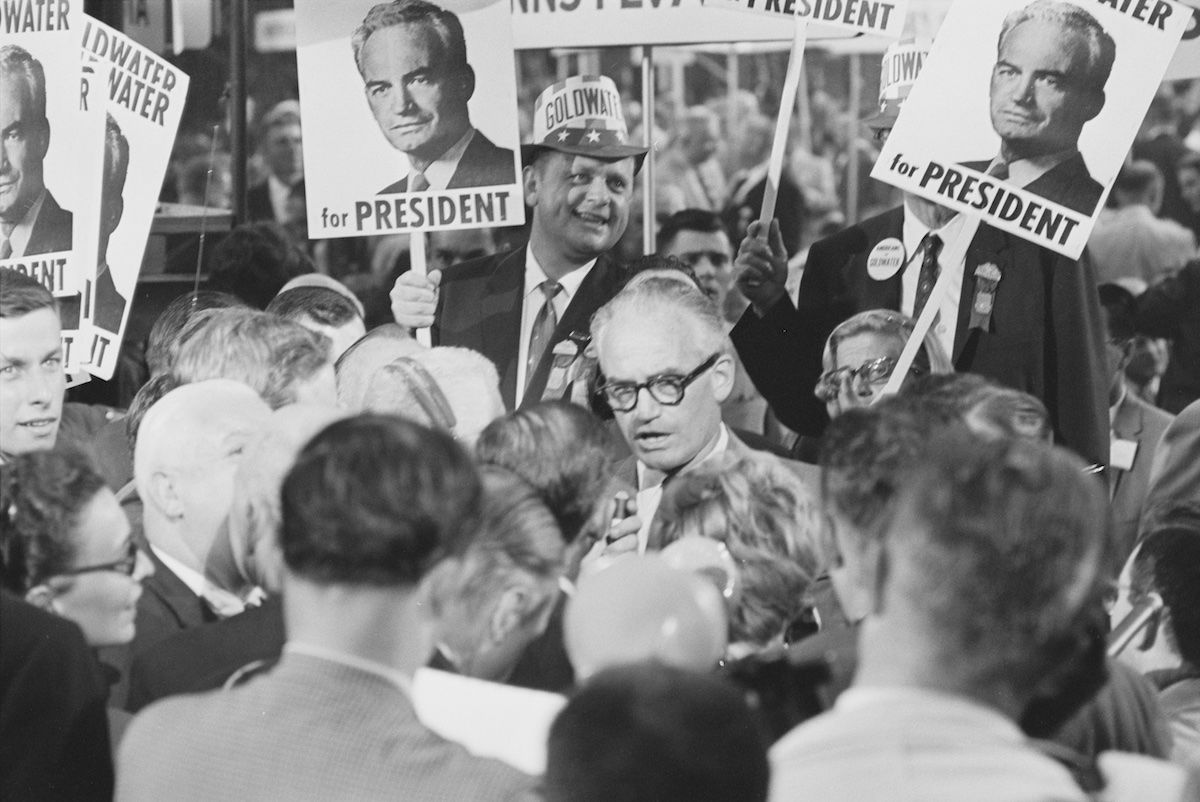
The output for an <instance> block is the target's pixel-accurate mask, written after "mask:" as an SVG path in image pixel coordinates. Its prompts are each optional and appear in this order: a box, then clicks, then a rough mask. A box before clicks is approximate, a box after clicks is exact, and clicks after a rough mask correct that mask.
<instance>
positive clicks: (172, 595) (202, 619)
mask: <svg viewBox="0 0 1200 802" xmlns="http://www.w3.org/2000/svg"><path fill="white" fill-rule="evenodd" d="M146 554H147V555H149V557H150V560H151V562H153V563H154V575H153V576H151V577H149V578H147V579H146V581H145V582H144V583H143V585H144V587H145V589H146V590H148V591H150V592H151V593H153V594H154V595H155V596H157V597H158V600H159V601H160V602H162V604H163V606H164V607H166V608H167V609H168V610H170V612H171V615H173V616H174V617H175V619H176V620H177V621H178V622H179V625H180V627H183V628H187V627H193V626H197V625H199V624H203V623H207V622H209V621H215V620H216V619H217V617H216V615H214V614H213V613H212V611H211V610H209V609H208V605H206V604H205V603H204V600H203V599H201V598H200V597H199V596H197V595H196V594H195V593H193V592H192V589H191V588H189V587H188V586H187V585H186V584H185V583H184V581H183V580H182V579H180V578H179V577H178V576H177V575H176V574H175V572H174V571H172V570H171V569H170V568H168V567H167V566H166V564H165V563H163V561H162V560H160V559H159V558H158V555H157V554H155V553H154V550H153V549H147V550H146Z"/></svg>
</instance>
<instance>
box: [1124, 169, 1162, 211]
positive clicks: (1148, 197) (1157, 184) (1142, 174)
mask: <svg viewBox="0 0 1200 802" xmlns="http://www.w3.org/2000/svg"><path fill="white" fill-rule="evenodd" d="M1162 193H1163V174H1162V172H1161V171H1160V170H1159V169H1158V167H1157V166H1155V164H1154V162H1150V161H1144V160H1142V161H1135V162H1130V163H1129V164H1125V165H1122V166H1121V171H1120V172H1118V173H1117V180H1116V182H1115V183H1114V184H1113V198H1114V199H1115V200H1116V201H1117V206H1118V207H1121V208H1124V207H1126V206H1139V205H1140V206H1146V207H1147V208H1149V209H1150V211H1152V212H1154V213H1155V214H1157V213H1158V209H1159V207H1160V206H1161V205H1162Z"/></svg>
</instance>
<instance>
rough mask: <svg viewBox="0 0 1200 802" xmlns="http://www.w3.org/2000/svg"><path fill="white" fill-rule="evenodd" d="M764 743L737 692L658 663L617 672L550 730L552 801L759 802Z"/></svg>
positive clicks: (595, 681) (589, 688)
mask: <svg viewBox="0 0 1200 802" xmlns="http://www.w3.org/2000/svg"><path fill="white" fill-rule="evenodd" d="M769 773H770V770H769V768H768V764H767V753H766V743H765V742H764V740H763V738H762V736H761V734H760V733H759V730H758V728H757V724H756V722H755V720H754V717H753V715H752V714H751V711H750V708H749V707H748V706H747V704H746V701H745V697H744V696H743V695H742V693H741V692H740V691H739V690H737V689H736V688H735V687H734V686H733V685H731V684H729V683H728V682H727V681H725V680H723V679H720V678H718V677H715V676H712V675H709V674H702V673H697V672H692V671H686V670H683V669H678V668H672V667H668V666H664V665H659V664H655V663H645V664H640V665H629V666H622V667H619V668H610V669H607V670H605V671H601V672H600V673H598V674H596V675H595V676H594V677H592V679H591V680H590V681H588V683H587V684H586V685H584V687H583V689H582V690H580V691H579V692H578V693H576V694H575V695H574V696H573V697H572V698H571V700H570V702H568V703H567V706H566V707H565V708H563V710H562V712H561V713H559V714H558V717H557V718H556V719H555V720H554V724H553V726H551V728H550V738H549V744H548V749H547V761H546V775H545V778H544V781H543V788H542V790H543V794H544V797H543V798H544V799H545V800H546V801H547V802H694V800H700V799H702V800H705V802H758V801H759V800H765V799H766V798H767V786H768V780H769Z"/></svg>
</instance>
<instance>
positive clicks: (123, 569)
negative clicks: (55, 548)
mask: <svg viewBox="0 0 1200 802" xmlns="http://www.w3.org/2000/svg"><path fill="white" fill-rule="evenodd" d="M140 552H141V549H139V548H138V545H137V543H134V542H133V541H132V540H131V541H129V545H128V546H126V547H125V556H124V557H122V558H121V559H119V560H113V561H112V562H110V563H100V564H99V565H88V566H85V567H83V568H71V569H69V570H66V571H59V572H58V575H59V576H78V575H79V574H91V573H94V572H96V571H115V572H117V573H118V574H124V575H125V576H133V572H134V571H136V570H137V563H138V554H139V553H140Z"/></svg>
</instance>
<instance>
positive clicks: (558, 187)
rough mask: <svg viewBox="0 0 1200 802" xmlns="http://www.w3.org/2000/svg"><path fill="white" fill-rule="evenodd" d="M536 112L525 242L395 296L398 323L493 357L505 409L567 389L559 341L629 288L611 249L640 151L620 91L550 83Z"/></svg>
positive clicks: (527, 156) (585, 79)
mask: <svg viewBox="0 0 1200 802" xmlns="http://www.w3.org/2000/svg"><path fill="white" fill-rule="evenodd" d="M533 120H534V132H533V144H531V145H525V146H523V148H522V156H523V157H524V161H525V168H524V181H525V202H526V204H528V205H529V206H531V207H532V208H533V220H532V226H531V229H530V233H529V245H528V246H527V247H524V248H521V249H519V250H516V251H510V252H508V253H500V254H496V255H494V256H487V257H484V258H482V259H475V260H472V261H469V262H464V263H463V264H461V265H456V266H455V267H454V268H453V269H452V270H447V271H446V272H445V273H442V271H440V270H433V271H430V272H429V275H428V276H425V275H420V274H418V273H415V272H411V271H410V272H408V273H404V274H403V275H401V276H400V278H399V279H397V280H396V285H395V287H393V289H392V294H391V298H392V312H393V314H394V315H395V316H396V321H397V322H398V323H400V324H401V325H402V326H408V327H410V328H419V327H423V326H432V329H433V330H432V334H433V337H432V339H433V344H434V345H456V346H462V347H466V348H472V349H474V350H476V351H479V352H481V353H482V354H484V356H486V357H488V358H489V359H491V360H492V361H493V362H494V363H495V364H496V368H497V370H498V372H499V374H500V394H501V396H503V398H504V403H505V405H506V406H507V407H508V408H510V409H512V408H515V407H517V406H520V405H522V404H525V403H528V404H534V403H537V402H538V401H540V400H542V398H543V397H545V398H561V397H563V393H564V391H565V390H566V388H565V387H563V386H559V385H560V381H559V380H560V379H561V378H562V376H561V375H560V374H561V373H562V371H561V370H559V371H554V372H552V371H551V368H552V367H553V365H554V363H555V354H556V352H557V351H559V350H560V349H559V348H556V346H559V345H560V344H561V345H562V348H566V349H571V348H575V347H577V345H576V343H575V342H573V341H571V340H569V339H568V337H569V335H570V334H572V333H573V332H586V331H587V327H588V321H589V320H590V319H591V316H592V313H593V312H595V311H596V310H597V309H599V308H600V307H601V306H603V305H604V304H605V303H607V302H608V300H609V299H610V298H612V296H613V295H614V294H615V293H616V292H617V290H618V289H620V287H621V286H622V285H623V284H624V281H625V277H626V276H625V270H624V268H623V266H622V265H621V264H619V263H618V262H617V261H616V260H615V259H614V258H613V257H612V256H611V255H610V254H609V250H610V249H611V248H612V247H613V246H615V245H616V243H617V240H619V239H620V238H621V235H622V234H623V233H624V232H625V226H626V224H627V223H628V222H629V203H630V200H631V199H632V197H633V177H634V175H635V173H636V172H637V170H638V168H640V167H641V162H642V158H643V157H644V156H645V154H646V151H647V148H645V147H643V146H641V145H631V144H628V139H629V135H628V132H627V130H626V126H625V117H624V114H623V112H622V109H621V98H620V96H619V95H618V93H617V88H616V85H615V84H614V83H613V82H612V79H610V78H607V77H604V76H573V77H570V78H567V79H565V80H563V81H560V82H558V83H556V84H554V85H553V86H551V87H549V88H548V89H546V90H545V91H544V92H542V94H541V95H540V96H539V97H538V99H537V102H536V105H535V107H534V114H533ZM567 358H568V360H569V358H570V355H567Z"/></svg>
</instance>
